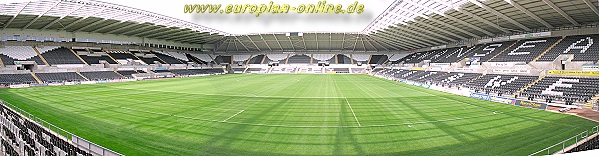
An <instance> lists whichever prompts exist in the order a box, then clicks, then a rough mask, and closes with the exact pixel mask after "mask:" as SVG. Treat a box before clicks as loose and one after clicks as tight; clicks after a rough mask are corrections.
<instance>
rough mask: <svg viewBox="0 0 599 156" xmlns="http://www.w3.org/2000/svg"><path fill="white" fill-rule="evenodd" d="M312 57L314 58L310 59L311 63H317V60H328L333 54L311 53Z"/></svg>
mask: <svg viewBox="0 0 599 156" xmlns="http://www.w3.org/2000/svg"><path fill="white" fill-rule="evenodd" d="M312 57H313V58H314V61H312V63H318V61H329V60H331V59H333V58H334V57H335V54H313V55H312ZM333 62H334V61H333ZM329 63H330V61H329Z"/></svg>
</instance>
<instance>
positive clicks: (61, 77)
mask: <svg viewBox="0 0 599 156" xmlns="http://www.w3.org/2000/svg"><path fill="white" fill-rule="evenodd" d="M35 75H37V77H38V78H39V79H40V80H42V81H43V82H47V83H49V82H64V81H85V79H84V78H83V77H81V76H79V75H78V74H77V73H74V72H64V73H36V74H35Z"/></svg>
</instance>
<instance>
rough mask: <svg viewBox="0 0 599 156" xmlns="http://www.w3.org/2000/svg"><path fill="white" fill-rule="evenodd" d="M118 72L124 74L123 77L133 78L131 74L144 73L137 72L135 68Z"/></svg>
mask: <svg viewBox="0 0 599 156" xmlns="http://www.w3.org/2000/svg"><path fill="white" fill-rule="evenodd" d="M118 72H119V73H121V75H123V76H125V78H133V74H139V73H145V72H143V71H141V72H139V71H135V70H123V71H118Z"/></svg>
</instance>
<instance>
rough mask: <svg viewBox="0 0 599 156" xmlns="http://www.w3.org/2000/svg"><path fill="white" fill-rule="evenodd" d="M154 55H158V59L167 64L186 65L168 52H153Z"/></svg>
mask: <svg viewBox="0 0 599 156" xmlns="http://www.w3.org/2000/svg"><path fill="white" fill-rule="evenodd" d="M152 53H153V54H154V55H156V57H158V58H160V59H161V60H163V61H164V62H165V63H166V64H184V63H183V62H184V61H182V60H179V59H177V58H175V57H173V56H170V54H169V53H167V52H162V51H153V52H152Z"/></svg>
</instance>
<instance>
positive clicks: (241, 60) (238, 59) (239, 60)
mask: <svg viewBox="0 0 599 156" xmlns="http://www.w3.org/2000/svg"><path fill="white" fill-rule="evenodd" d="M248 59H250V55H233V64H245V63H246V62H247V61H248Z"/></svg>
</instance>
